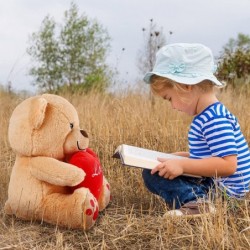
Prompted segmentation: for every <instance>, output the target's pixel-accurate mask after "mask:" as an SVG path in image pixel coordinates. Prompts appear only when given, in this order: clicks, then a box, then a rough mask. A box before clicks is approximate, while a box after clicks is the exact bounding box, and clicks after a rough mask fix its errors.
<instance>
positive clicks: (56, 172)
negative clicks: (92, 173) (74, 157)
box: [31, 156, 85, 186]
mask: <svg viewBox="0 0 250 250" xmlns="http://www.w3.org/2000/svg"><path fill="white" fill-rule="evenodd" d="M31 174H32V175H33V176H35V177H36V178H37V179H39V180H42V181H46V182H48V183H51V184H54V185H59V186H75V185H77V184H79V183H80V182H82V181H83V180H84V177H85V172H84V171H83V170H82V169H80V168H78V167H76V166H74V165H71V164H68V163H65V162H62V161H58V160H56V159H54V158H49V157H43V156H38V157H33V158H32V159H31Z"/></svg>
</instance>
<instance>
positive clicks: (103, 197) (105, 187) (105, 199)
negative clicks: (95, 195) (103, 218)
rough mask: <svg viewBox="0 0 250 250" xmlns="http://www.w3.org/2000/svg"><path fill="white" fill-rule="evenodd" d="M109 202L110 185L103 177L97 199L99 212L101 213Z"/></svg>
mask: <svg viewBox="0 0 250 250" xmlns="http://www.w3.org/2000/svg"><path fill="white" fill-rule="evenodd" d="M109 202H110V185H109V183H108V181H107V180H106V178H105V177H104V176H103V184H102V191H101V194H100V197H99V199H98V204H99V210H100V211H102V210H103V209H104V208H106V207H107V206H108V204H109Z"/></svg>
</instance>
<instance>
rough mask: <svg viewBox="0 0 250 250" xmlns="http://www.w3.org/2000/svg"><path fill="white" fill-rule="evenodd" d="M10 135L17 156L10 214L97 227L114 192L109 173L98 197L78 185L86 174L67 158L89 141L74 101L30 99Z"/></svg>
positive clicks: (14, 116) (7, 208) (20, 107)
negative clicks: (96, 224)
mask: <svg viewBox="0 0 250 250" xmlns="http://www.w3.org/2000/svg"><path fill="white" fill-rule="evenodd" d="M8 136H9V142H10V145H11V147H12V149H13V150H14V151H15V153H16V160H15V164H14V166H13V169H12V173H11V176H10V183H9V189H8V200H7V201H6V204H5V212H6V213H7V214H13V215H16V216H17V217H19V218H22V219H26V220H39V221H45V222H48V223H52V224H57V225H61V226H65V227H69V228H83V229H85V230H87V229H89V228H90V227H92V226H93V225H94V223H95V220H96V218H97V215H98V210H99V211H101V210H103V209H104V208H105V207H106V206H107V205H108V203H109V201H110V190H109V184H108V182H107V180H106V179H105V177H103V181H102V190H101V192H100V195H99V198H98V200H97V199H96V198H95V196H94V195H93V194H92V193H91V191H90V189H89V188H87V187H81V186H80V187H79V188H72V187H74V186H76V185H79V184H80V183H82V182H83V180H84V178H85V175H86V173H85V172H84V170H82V169H81V168H79V167H77V166H75V165H72V164H70V163H67V162H66V159H67V158H69V157H70V155H73V154H74V153H76V152H77V151H83V152H84V151H85V150H86V149H87V148H88V143H89V139H88V136H87V133H86V132H85V131H83V130H81V129H80V127H79V119H78V114H77V111H76V109H75V108H74V107H73V105H72V104H71V103H69V102H68V101H67V100H66V99H64V98H62V97H60V96H57V95H51V94H43V95H38V96H34V97H30V98H28V99H26V100H24V101H23V102H22V103H20V104H19V105H18V106H17V107H16V108H15V110H14V111H13V113H12V116H11V118H10V123H9V130H8Z"/></svg>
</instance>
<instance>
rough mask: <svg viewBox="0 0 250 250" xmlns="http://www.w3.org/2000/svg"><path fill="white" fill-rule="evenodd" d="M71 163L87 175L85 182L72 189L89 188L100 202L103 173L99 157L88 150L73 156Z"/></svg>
mask: <svg viewBox="0 0 250 250" xmlns="http://www.w3.org/2000/svg"><path fill="white" fill-rule="evenodd" d="M69 163H70V164H72V165H75V166H77V167H79V168H81V169H82V170H84V172H85V173H86V176H85V179H84V180H83V182H81V183H80V184H78V185H77V186H74V187H72V189H73V190H75V189H77V188H80V187H85V188H89V190H90V192H91V193H92V194H93V195H94V196H95V197H96V199H97V200H98V198H99V197H100V194H101V189H102V184H103V172H102V168H101V164H100V160H99V159H98V157H97V155H96V154H95V153H94V152H93V151H92V150H91V149H89V148H87V149H86V151H79V152H77V153H75V154H73V155H72V156H71V157H70V159H69Z"/></svg>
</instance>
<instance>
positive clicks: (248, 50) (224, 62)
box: [217, 33, 250, 87]
mask: <svg viewBox="0 0 250 250" xmlns="http://www.w3.org/2000/svg"><path fill="white" fill-rule="evenodd" d="M217 75H218V77H219V78H220V79H222V80H225V81H227V82H228V83H229V84H231V85H232V86H233V87H234V85H235V83H236V81H237V82H242V83H244V84H247V83H248V84H250V81H249V77H250V37H249V36H248V35H244V34H241V33H240V34H238V37H237V39H232V38H231V39H230V40H229V42H228V43H227V44H226V46H224V48H223V52H222V54H221V56H220V62H219V67H218V74H217Z"/></svg>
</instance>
